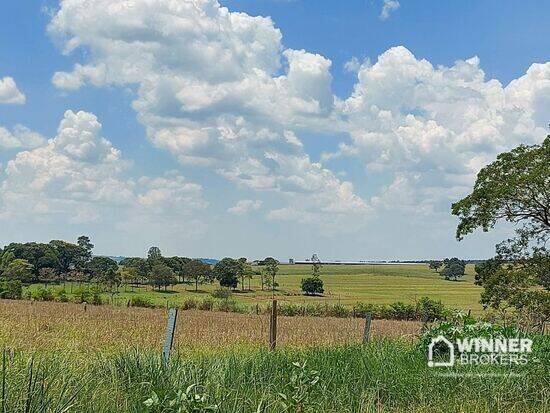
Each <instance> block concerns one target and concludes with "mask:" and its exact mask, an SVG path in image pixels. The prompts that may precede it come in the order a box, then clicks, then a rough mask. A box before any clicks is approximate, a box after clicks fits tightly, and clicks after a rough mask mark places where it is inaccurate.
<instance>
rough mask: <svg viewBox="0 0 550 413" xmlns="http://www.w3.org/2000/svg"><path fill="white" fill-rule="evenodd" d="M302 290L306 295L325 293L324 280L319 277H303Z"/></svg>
mask: <svg viewBox="0 0 550 413" xmlns="http://www.w3.org/2000/svg"><path fill="white" fill-rule="evenodd" d="M302 291H303V292H304V294H306V295H317V294H323V293H324V292H325V290H324V288H323V280H321V279H320V278H319V277H308V278H302Z"/></svg>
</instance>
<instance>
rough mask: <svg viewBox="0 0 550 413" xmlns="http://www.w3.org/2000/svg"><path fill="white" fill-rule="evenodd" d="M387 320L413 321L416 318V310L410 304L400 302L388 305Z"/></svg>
mask: <svg viewBox="0 0 550 413" xmlns="http://www.w3.org/2000/svg"><path fill="white" fill-rule="evenodd" d="M388 312H389V316H390V317H389V318H393V319H396V320H413V319H414V318H416V309H415V307H414V306H413V305H411V304H405V303H402V302H400V301H398V302H396V303H393V304H390V305H389V307H388Z"/></svg>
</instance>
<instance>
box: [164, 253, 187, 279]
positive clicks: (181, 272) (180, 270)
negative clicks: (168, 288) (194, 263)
mask: <svg viewBox="0 0 550 413" xmlns="http://www.w3.org/2000/svg"><path fill="white" fill-rule="evenodd" d="M163 261H164V263H165V264H166V265H168V266H169V267H170V268H171V269H172V271H174V274H176V276H177V277H178V278H179V279H180V281H181V282H185V265H186V264H187V263H188V262H189V261H190V259H189V258H185V257H168V258H163Z"/></svg>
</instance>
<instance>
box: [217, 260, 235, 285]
mask: <svg viewBox="0 0 550 413" xmlns="http://www.w3.org/2000/svg"><path fill="white" fill-rule="evenodd" d="M240 271H241V264H240V263H239V261H237V260H234V259H233V258H227V257H226V258H224V259H222V260H221V261H218V262H217V263H216V265H214V268H213V269H212V273H213V275H214V277H215V278H216V279H217V280H218V281H219V283H220V286H222V287H228V288H237V285H238V284H239V274H240Z"/></svg>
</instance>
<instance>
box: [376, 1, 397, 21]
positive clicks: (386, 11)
mask: <svg viewBox="0 0 550 413" xmlns="http://www.w3.org/2000/svg"><path fill="white" fill-rule="evenodd" d="M383 2H384V5H383V6H382V11H381V12H380V20H387V19H388V18H389V17H390V15H391V14H392V13H393V12H394V11H396V10H397V9H398V8H399V7H401V5H400V4H399V2H398V1H397V0H383Z"/></svg>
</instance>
